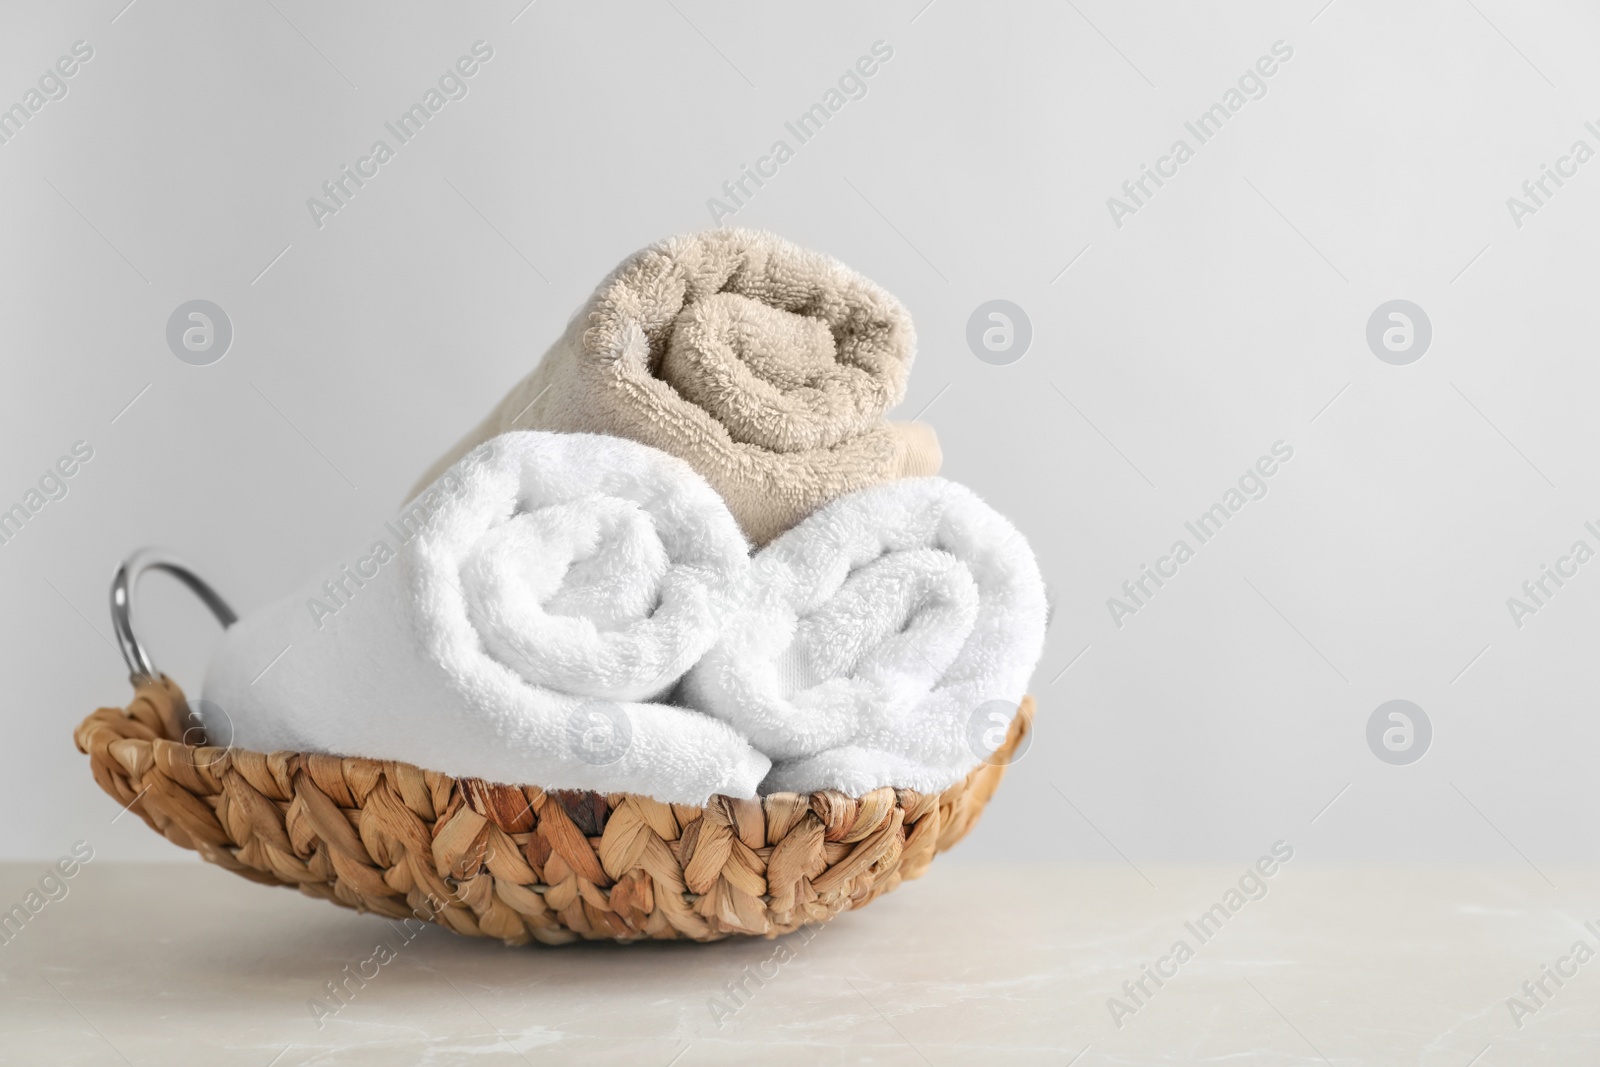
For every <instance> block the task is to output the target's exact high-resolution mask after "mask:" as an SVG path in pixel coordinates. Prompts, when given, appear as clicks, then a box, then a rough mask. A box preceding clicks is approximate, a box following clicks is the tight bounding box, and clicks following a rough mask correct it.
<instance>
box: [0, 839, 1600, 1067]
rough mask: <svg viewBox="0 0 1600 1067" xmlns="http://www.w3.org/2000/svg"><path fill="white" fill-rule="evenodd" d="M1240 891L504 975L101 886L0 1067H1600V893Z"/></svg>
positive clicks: (1414, 884)
mask: <svg viewBox="0 0 1600 1067" xmlns="http://www.w3.org/2000/svg"><path fill="white" fill-rule="evenodd" d="M1246 866H1247V865H1246V864H1245V863H1243V862H1241V863H1239V864H1236V865H1225V866H1217V867H1185V868H1162V867H1150V866H1145V867H1144V868H1143V870H1142V871H1139V870H1135V869H1132V868H1131V867H1118V868H1093V867H1032V868H1024V867H990V866H976V865H971V864H963V863H960V862H951V861H949V860H948V859H947V860H945V861H942V862H938V863H935V864H934V866H933V868H932V870H931V871H930V872H929V874H928V876H927V877H926V878H924V879H922V880H921V881H919V882H914V883H910V884H908V885H906V886H905V887H903V888H902V889H901V890H900V891H898V892H896V893H894V894H892V895H890V896H887V897H884V898H882V899H880V900H878V901H876V902H875V903H873V904H872V905H871V906H870V907H868V908H866V909H863V910H862V911H859V912H855V913H852V914H849V915H846V916H843V917H842V918H840V919H839V920H837V921H835V922H834V923H832V924H830V925H827V926H824V927H821V928H819V929H817V930H816V931H814V932H810V933H808V932H805V931H802V932H800V933H797V934H794V935H791V936H790V937H789V938H787V939H784V940H780V941H776V942H769V941H759V940H758V941H737V942H724V943H721V944H716V945H667V944H651V945H634V946H614V945H580V946H574V947H566V948H558V949H548V948H545V949H540V948H528V949H509V948H506V947H504V946H502V945H500V944H498V943H496V942H480V941H475V940H468V939H463V938H459V937H456V936H454V935H452V934H449V933H447V932H445V931H443V930H439V929H436V928H432V927H430V928H427V929H425V930H423V931H422V932H421V933H417V934H411V933H410V932H409V931H407V930H406V929H405V928H403V927H400V926H397V925H394V924H391V923H388V922H386V921H384V920H381V919H378V918H375V917H372V916H359V915H355V914H353V913H349V912H345V911H343V910H341V909H338V908H334V907H332V906H330V905H328V904H326V903H323V902H320V901H315V900H311V899H308V898H305V897H302V896H300V895H299V894H297V893H294V892H293V891H290V890H284V889H271V888H265V887H261V886H257V885H253V884H251V883H248V882H245V881H243V880H242V879H238V878H235V877H234V876H232V875H229V874H227V873H225V872H223V871H220V870H217V869H215V868H211V867H206V866H203V865H199V864H195V863H173V864H150V865H133V864H115V863H111V862H98V863H90V864H88V865H86V866H84V867H82V868H81V869H80V870H78V871H77V872H76V874H75V876H74V877H73V878H72V879H70V880H64V881H62V882H60V883H59V885H60V886H64V887H65V889H66V893H65V895H64V896H62V895H61V890H60V888H58V887H57V883H56V882H54V881H51V882H49V883H47V884H46V885H45V886H44V888H45V889H49V890H52V891H53V895H55V896H57V897H59V899H55V900H50V899H49V898H48V896H47V895H44V894H41V896H40V897H35V898H32V899H33V902H34V903H36V904H42V906H40V907H39V910H38V912H37V914H33V915H31V917H30V918H29V920H28V922H27V923H26V924H25V925H23V926H22V928H21V929H20V931H18V932H15V933H11V932H9V931H8V932H7V934H6V936H8V937H9V940H7V941H6V942H5V943H4V944H0V1063H6V1064H13V1063H14V1064H28V1065H35V1064H136V1065H140V1067H143V1065H146V1064H150V1065H156V1064H181V1065H185V1067H188V1065H202V1064H244V1065H250V1067H269V1065H271V1067H302V1065H308V1064H335V1063H337V1064H463V1063H468V1064H484V1065H499V1064H538V1065H540V1067H543V1065H545V1064H562V1063H584V1064H611V1063H618V1064H620V1063H626V1064H646V1065H651V1064H655V1065H660V1067H668V1065H672V1067H697V1065H704V1064H769V1063H770V1064H787V1063H796V1064H834V1063H837V1064H875V1065H879V1064H881V1065H900V1064H906V1065H925V1064H957V1063H975V1064H1059V1065H1067V1064H1072V1065H1075V1067H1103V1065H1109V1064H1187V1063H1223V1064H1228V1065H1241V1067H1242V1065H1251V1064H1272V1065H1283V1064H1325V1065H1332V1064H1338V1065H1346V1064H1349V1065H1356V1064H1361V1065H1371V1064H1426V1065H1434V1064H1437V1065H1440V1067H1508V1065H1511V1064H1538V1065H1558V1064H1588V1065H1593V1064H1600V959H1591V958H1590V956H1589V954H1588V953H1586V952H1585V951H1583V950H1580V949H1579V948H1578V947H1577V946H1578V945H1579V943H1580V942H1581V943H1583V944H1584V945H1586V946H1588V950H1589V952H1591V953H1592V952H1594V951H1596V950H1600V867H1585V868H1562V867H1557V866H1552V865H1547V864H1546V865H1541V866H1540V868H1539V869H1534V868H1532V867H1531V866H1529V865H1526V864H1524V865H1518V866H1509V865H1508V866H1503V867H1499V866H1460V867H1446V866H1436V867H1392V866H1367V867H1358V866H1342V867H1341V866H1328V865H1321V866H1318V865H1314V864H1311V863H1309V862H1306V861H1301V862H1300V863H1297V864H1290V865H1286V866H1283V867H1281V868H1279V869H1277V870H1276V872H1275V873H1274V875H1273V876H1272V877H1271V878H1268V879H1249V878H1246V877H1245V870H1246ZM47 871H48V867H47V866H46V865H45V864H43V863H40V864H26V863H24V864H8V865H4V866H0V908H6V909H9V908H10V907H11V906H12V905H13V904H24V903H26V902H27V901H28V900H29V897H28V894H29V893H30V892H32V891H36V890H39V889H40V888H41V887H40V883H41V880H42V878H43V876H44V875H45V874H46V873H47ZM1241 879H1243V886H1242V891H1238V890H1240V889H1241ZM1258 884H1259V885H1260V886H1262V887H1264V889H1258V888H1257V886H1258ZM1230 891H1235V892H1230ZM1230 905H1236V907H1230ZM1214 906H1220V909H1221V910H1220V911H1219V910H1217V909H1216V908H1214ZM1208 914H1209V915H1211V919H1210V920H1209V921H1208V922H1207V923H1205V924H1204V925H1196V924H1197V923H1198V921H1199V920H1200V918H1201V917H1202V916H1205V915H1208ZM1180 942H1181V943H1182V944H1183V945H1184V946H1186V948H1187V950H1188V951H1187V952H1185V951H1184V950H1182V949H1179V948H1178V945H1179V943H1180ZM380 945H381V946H383V948H382V949H381V950H380V948H379V946H380ZM1580 957H1581V959H1580ZM347 967H349V968H350V971H346V968H347ZM1147 968H1153V969H1155V970H1156V971H1157V972H1160V973H1164V974H1165V975H1167V977H1165V978H1162V979H1161V980H1160V982H1159V984H1158V983H1157V980H1156V979H1155V978H1152V977H1148V973H1149V972H1148V971H1147ZM1546 968H1549V970H1546ZM357 971H359V972H362V973H365V974H367V975H370V976H371V977H370V978H368V979H363V980H361V981H360V982H359V983H358V981H357V980H348V979H347V980H346V981H345V989H347V990H348V992H346V993H345V994H344V996H343V998H341V999H334V998H332V997H331V996H330V995H329V993H328V991H327V990H328V983H330V982H337V981H339V980H340V979H342V978H344V976H345V975H347V974H349V973H354V972H357ZM1555 972H1561V973H1562V974H1565V975H1566V977H1560V978H1559V981H1558V980H1557V978H1553V977H1551V974H1553V973H1555ZM1141 980H1142V989H1141ZM1524 982H1527V983H1528V985H1527V987H1524V984H1523V983H1524ZM363 983H364V984H363ZM1124 983H1126V986H1125V985H1124ZM1541 985H1542V988H1543V992H1541V991H1540V990H1541ZM1518 1005H1521V1007H1518Z"/></svg>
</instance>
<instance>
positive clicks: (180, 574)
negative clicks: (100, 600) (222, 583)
mask: <svg viewBox="0 0 1600 1067" xmlns="http://www.w3.org/2000/svg"><path fill="white" fill-rule="evenodd" d="M152 570H154V571H166V572H167V573H168V574H170V575H172V576H173V577H174V578H176V579H178V580H179V581H180V582H182V583H183V584H184V585H186V586H188V587H189V591H190V592H191V593H193V594H194V595H195V596H197V597H199V598H200V600H201V602H202V603H204V604H205V606H206V607H208V608H210V609H211V614H213V615H215V616H216V617H217V621H218V622H220V623H222V627H223V629H227V628H228V627H229V626H232V625H233V624H234V623H236V622H238V621H239V616H237V615H235V614H234V613H233V609H232V608H230V607H229V606H228V602H227V601H225V600H223V599H222V597H221V596H219V595H218V594H217V591H216V590H215V589H213V588H211V586H210V585H208V584H207V583H206V581H205V579H203V578H201V577H200V576H199V575H198V574H196V573H195V572H194V571H192V570H190V569H189V568H188V567H187V566H185V565H184V564H182V563H180V562H179V561H178V560H176V559H173V558H172V557H171V556H169V555H167V554H166V553H165V552H163V551H161V550H160V549H158V548H141V549H139V550H138V551H137V552H135V553H134V554H133V555H131V556H129V557H128V558H127V559H125V560H123V561H122V566H120V567H118V568H117V573H116V575H115V576H114V577H113V578H112V579H111V628H112V629H113V630H115V631H116V634H117V645H118V647H119V648H121V649H122V658H123V660H124V661H125V662H126V663H127V664H128V672H129V674H128V677H129V679H130V680H131V681H132V682H133V683H134V684H135V685H138V684H139V683H140V682H142V681H146V680H154V679H157V678H160V677H161V672H160V671H158V670H157V669H156V665H155V664H154V663H153V662H151V660H150V653H148V652H146V651H145V649H144V646H143V645H141V644H140V643H139V638H138V637H136V636H135V635H134V632H133V590H134V588H135V587H136V586H137V585H138V584H139V578H140V577H141V576H142V575H143V574H144V572H145V571H152Z"/></svg>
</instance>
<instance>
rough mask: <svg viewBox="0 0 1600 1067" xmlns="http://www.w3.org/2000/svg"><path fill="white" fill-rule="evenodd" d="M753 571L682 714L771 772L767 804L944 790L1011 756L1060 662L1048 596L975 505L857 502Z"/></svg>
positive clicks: (957, 495) (783, 544) (911, 497)
mask: <svg viewBox="0 0 1600 1067" xmlns="http://www.w3.org/2000/svg"><path fill="white" fill-rule="evenodd" d="M752 569H753V583H752V596H751V598H750V599H749V600H748V601H747V603H746V606H745V607H744V608H743V609H742V610H741V611H740V612H739V613H737V614H735V615H734V616H732V617H730V618H729V620H728V622H727V625H726V627H725V628H724V630H723V634H722V637H721V639H720V640H719V641H718V642H717V644H716V645H715V646H713V647H712V649H711V650H710V651H709V652H708V653H706V655H705V656H704V658H702V659H701V660H700V662H699V663H697V664H696V665H695V667H694V668H693V669H692V670H691V671H690V672H689V674H688V676H687V677H686V678H685V679H684V681H683V684H682V686H681V687H680V689H679V694H678V700H679V702H680V703H684V704H687V705H689V706H691V707H695V708H699V709H702V710H704V711H706V712H708V713H710V714H712V715H716V716H718V717H719V718H722V719H725V720H726V721H727V722H728V723H730V724H731V725H732V726H734V727H735V728H736V729H737V730H738V731H739V732H740V733H741V734H743V735H744V736H746V737H748V738H749V739H750V741H751V743H752V744H754V745H755V747H756V748H758V749H760V750H761V751H762V752H764V753H766V754H767V755H768V756H770V757H771V758H772V760H773V767H772V771H771V773H770V774H768V776H767V778H766V780H765V781H764V782H763V783H762V792H764V793H765V792H778V791H794V792H806V791H810V790H817V789H840V790H843V791H844V792H846V793H850V794H851V795H860V794H862V793H865V792H867V791H868V790H871V789H874V788H878V787H880V786H885V785H892V786H897V787H902V788H909V789H916V790H919V791H924V792H931V791H937V790H940V789H943V788H945V787H947V786H949V785H951V784H953V783H955V782H957V781H959V780H960V779H961V778H962V777H963V776H964V775H965V774H967V772H969V771H970V770H971V769H972V768H973V767H975V766H977V765H978V764H979V763H980V762H981V761H982V760H984V759H985V758H986V757H987V756H988V755H989V752H990V751H992V750H993V748H995V747H996V746H997V745H998V744H999V740H1000V739H1001V738H1003V736H1004V732H1005V731H1004V730H1003V729H999V730H996V729H995V727H996V726H997V725H998V726H1001V727H1003V726H1004V725H1006V724H1007V723H1009V717H1010V716H1011V715H1013V714H1015V712H1016V710H1017V708H1018V706H1019V705H1020V703H1021V700H1022V697H1023V695H1024V692H1025V689H1026V686H1027V682H1028V678H1029V675H1030V674H1031V673H1032V671H1033V668H1034V666H1035V665H1036V664H1037V662H1038V660H1039V656H1040V653H1041V652H1042V650H1043V644H1044V631H1045V621H1046V602H1045V592H1044V582H1043V579H1042V577H1041V575H1040V573H1039V567H1038V564H1037V562H1036V561H1035V559H1034V556H1033V552H1032V550H1031V549H1030V548H1029V547H1028V543H1027V541H1026V540H1025V539H1024V538H1023V537H1022V535H1021V533H1019V532H1018V531H1017V529H1016V528H1015V527H1014V526H1012V525H1011V523H1010V522H1009V521H1007V520H1006V519H1005V518H1004V517H1003V516H1001V515H1000V514H999V513H998V512H996V511H995V510H994V509H992V508H990V507H989V506H988V505H987V504H985V503H984V502H983V501H982V500H980V499H979V498H978V497H977V496H976V495H975V494H974V493H973V492H972V491H971V490H969V489H966V488H964V487H963V486H960V485H957V484H956V483H954V482H950V481H946V480H944V479H942V478H917V479H909V480H906V481H901V482H896V483H892V484H888V485H881V486H877V487H874V488H871V489H865V490H862V491H860V492H857V493H853V494H851V495H849V496H846V497H842V498H841V499H839V500H836V501H834V502H833V503H831V504H828V505H826V506H825V507H823V508H822V509H821V510H819V511H817V512H816V513H815V514H813V515H812V516H810V517H809V518H807V519H806V520H804V521H803V522H801V523H800V524H799V525H798V526H796V527H794V528H793V529H792V530H790V531H789V532H788V533H786V534H784V535H783V536H781V537H779V538H778V539H777V540H775V541H773V542H772V543H771V544H769V545H768V546H766V548H764V549H762V550H761V551H760V552H759V553H757V554H756V556H755V560H754V565H753V568H752ZM995 715H998V716H999V718H998V719H994V718H992V716H995Z"/></svg>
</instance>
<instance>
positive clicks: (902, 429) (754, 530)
mask: <svg viewBox="0 0 1600 1067" xmlns="http://www.w3.org/2000/svg"><path fill="white" fill-rule="evenodd" d="M915 350H916V337H915V334H914V332H913V329H912V326H911V316H910V314H909V313H908V312H907V311H906V309H905V307H904V306H903V305H902V304H901V303H900V302H899V301H898V300H896V299H895V298H894V297H893V296H891V295H889V293H887V292H886V291H884V290H883V289H882V288H880V287H879V286H877V285H876V284H874V283H873V282H871V281H868V280H867V279H866V278H864V277H862V276H861V275H859V274H857V273H856V272H855V271H853V270H851V269H850V268H849V267H846V266H845V265H844V264H842V263H840V262H839V261H837V260H835V259H833V258H831V257H829V256H825V255H822V254H821V253H818V252H811V251H808V250H806V249H803V248H800V247H799V246H797V245H794V244H792V243H790V242H788V241H785V240H783V239H782V238H780V237H776V236H774V235H772V234H769V233H761V232H758V231H754V230H711V231H707V232H704V233H695V234H688V235H685V236H681V237H674V238H670V239H668V240H666V241H662V242H660V243H658V244H655V245H651V246H650V247H649V248H646V249H644V250H643V251H641V252H638V253H635V254H634V255H632V256H630V257H629V258H628V259H627V260H625V261H624V262H623V263H622V265H621V266H619V267H618V268H617V269H616V270H614V271H613V272H612V273H611V276H610V277H609V278H607V279H606V280H605V281H604V282H603V283H602V284H601V285H600V288H599V289H597V290H596V291H595V293H594V295H593V296H591V297H590V298H589V301H588V303H587V304H586V305H585V306H584V308H583V309H582V310H581V311H580V312H579V313H578V314H577V315H575V316H573V319H572V321H571V323H569V324H568V326H567V330H566V332H565V333H564V334H563V335H562V336H561V338H560V339H559V340H557V341H556V343H555V344H554V345H552V346H551V347H550V350H549V351H547V352H546V353H545V355H544V358H543V359H542V360H541V361H540V362H539V365H538V366H537V367H535V368H534V369H533V371H532V373H530V374H529V375H528V376H527V377H526V378H524V379H523V380H522V381H521V382H519V383H517V385H516V387H515V388H513V389H512V390H511V392H510V394H508V395H507V396H506V398H505V399H504V400H502V401H501V402H500V403H499V405H498V406H497V407H496V408H495V409H494V410H493V411H492V412H490V414H489V417H488V418H486V419H484V420H483V422H481V423H480V424H479V425H478V426H477V428H476V429H474V430H473V431H472V432H471V433H470V434H468V435H467V436H466V437H465V438H463V439H462V440H461V441H460V442H459V443H458V444H457V445H456V446H455V447H454V448H452V449H451V450H450V451H449V453H447V454H446V455H445V456H443V457H442V458H440V460H439V461H438V462H437V463H435V464H434V465H433V468H432V469H431V470H429V471H428V473H427V474H425V475H424V476H423V477H422V480H421V481H420V482H418V483H417V487H416V489H414V490H413V495H415V494H416V493H418V492H421V491H422V490H423V489H424V488H426V487H427V486H428V485H430V484H431V483H432V482H433V481H434V479H436V478H437V477H439V475H440V474H442V473H443V472H444V471H445V470H446V469H448V468H449V467H450V466H451V465H452V464H454V463H455V462H456V461H457V460H459V459H460V458H461V457H462V456H464V455H465V454H466V453H467V452H468V451H470V450H471V449H472V448H473V447H475V446H476V445H478V444H481V443H482V442H483V441H486V440H488V439H489V438H491V437H494V436H496V435H497V434H501V433H505V432H506V431H507V430H554V431H558V432H588V433H603V434H611V435H613V436H617V437H627V438H631V439H632V440H635V441H639V442H641V443H643V444H647V445H650V446H652V447H654V448H659V449H661V450H662V451H664V452H669V453H671V454H673V455H675V456H678V457H679V458H681V459H683V460H685V461H687V462H688V463H689V465H690V466H692V467H694V469H695V470H697V471H699V472H700V474H702V475H703V476H704V477H705V478H706V480H707V481H709V482H710V483H711V484H712V486H714V487H715V488H716V489H717V491H718V492H719V493H721V494H722V497H723V499H724V500H725V501H727V504H728V508H729V510H731V511H732V512H733V514H734V517H735V518H737V519H738V520H739V525H740V526H741V527H742V528H743V530H744V532H745V535H746V536H748V537H749V538H750V540H751V541H753V542H754V543H755V544H757V545H761V544H765V543H766V542H768V541H770V540H772V539H773V538H774V537H776V536H778V535H779V534H780V533H783V532H784V531H785V530H787V529H789V528H790V527H791V526H793V525H794V524H795V523H797V522H799V521H800V520H801V519H803V518H805V517H806V516H807V515H809V514H810V513H811V512H812V511H814V510H816V509H817V508H818V507H820V506H821V505H822V504H825V503H827V502H828V501H829V500H832V499H834V498H835V497H838V496H842V495H843V494H845V493H849V492H853V491H855V490H857V489H864V488H866V487H868V486H872V485H877V484H879V483H881V482H887V481H892V480H894V479H897V478H906V477H918V476H922V475H930V474H935V473H937V472H938V470H939V462H940V453H939V442H938V439H937V438H936V437H935V436H934V433H933V429H932V427H930V426H927V425H924V424H922V423H917V422H900V423H892V422H888V421H886V420H885V419H884V417H883V416H884V413H885V412H886V411H888V410H889V409H890V408H891V407H893V406H894V405H895V404H897V403H899V402H900V400H901V399H902V398H903V397H904V396H905V385H906V376H907V374H908V373H909V372H910V370H911V361H912V358H913V356H914V355H915Z"/></svg>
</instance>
